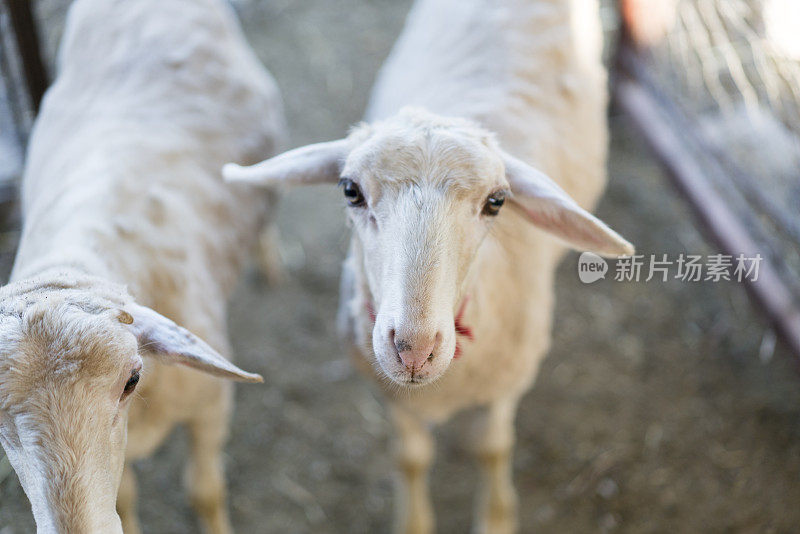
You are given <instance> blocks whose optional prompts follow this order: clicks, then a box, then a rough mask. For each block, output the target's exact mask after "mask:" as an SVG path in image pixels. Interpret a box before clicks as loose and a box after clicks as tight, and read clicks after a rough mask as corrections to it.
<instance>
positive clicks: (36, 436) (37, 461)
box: [0, 274, 260, 532]
mask: <svg viewBox="0 0 800 534" xmlns="http://www.w3.org/2000/svg"><path fill="white" fill-rule="evenodd" d="M143 356H145V358H143ZM148 356H149V357H155V358H158V359H159V360H160V361H163V362H167V363H170V362H173V363H182V364H185V365H189V366H192V367H195V368H197V369H199V370H203V371H206V372H211V373H213V374H217V375H221V376H225V377H228V378H234V379H239V380H246V381H259V380H260V377H259V376H258V375H253V374H250V373H246V372H244V371H242V370H240V369H238V368H237V367H235V366H234V365H233V364H231V363H230V362H228V361H227V360H225V359H224V358H223V357H222V356H221V355H219V354H217V353H216V352H215V351H214V350H213V349H211V348H210V347H209V346H208V345H206V344H205V343H204V342H203V341H201V340H200V339H199V338H197V337H196V336H194V335H192V334H190V333H189V332H188V331H186V330H184V329H182V328H181V327H179V326H177V325H176V324H175V323H173V322H172V321H170V320H169V319H167V318H166V317H163V316H161V315H159V314H157V313H156V312H154V311H153V310H150V309H148V308H146V307H144V306H140V305H138V304H136V303H134V302H133V300H132V299H131V298H130V296H128V295H127V293H126V292H125V291H124V289H122V288H121V287H119V286H115V285H112V284H108V283H105V282H102V281H98V280H95V279H89V278H87V279H81V278H80V277H75V276H74V275H63V274H61V275H59V274H57V275H55V276H43V277H39V278H34V279H29V280H25V281H20V282H14V283H11V284H9V285H8V286H6V287H4V288H2V289H1V290H0V443H2V446H3V448H4V449H5V451H6V454H7V455H8V458H9V460H10V461H11V465H12V466H13V467H14V469H15V471H16V472H17V475H18V476H19V479H20V482H21V484H22V487H23V489H24V490H25V493H26V494H27V496H28V498H29V500H30V502H31V506H32V508H33V513H34V517H35V519H36V524H37V528H38V530H39V532H122V530H121V525H120V520H119V517H118V516H117V513H116V496H117V490H118V487H119V483H120V477H121V475H122V468H123V464H124V454H125V444H126V436H127V429H126V426H127V415H128V410H129V408H130V405H131V402H132V399H133V398H134V397H135V394H134V390H135V389H136V386H137V383H138V382H139V377H140V374H141V376H142V379H143V380H146V373H147V369H146V368H147V362H146V361H143V360H146V359H147V357H148ZM143 367H144V369H143Z"/></svg>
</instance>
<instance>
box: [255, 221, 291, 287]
mask: <svg viewBox="0 0 800 534" xmlns="http://www.w3.org/2000/svg"><path fill="white" fill-rule="evenodd" d="M256 258H257V261H258V270H259V272H260V273H261V276H263V277H264V279H265V280H266V281H267V283H268V284H269V285H272V286H274V285H278V284H280V283H281V282H282V281H283V280H284V279H285V278H286V269H285V267H284V265H283V259H282V258H281V253H280V235H279V234H278V228H277V226H276V225H275V223H274V222H272V221H270V222H267V223H266V224H265V225H264V227H263V228H262V229H261V234H260V235H259V236H258V251H257V253H256Z"/></svg>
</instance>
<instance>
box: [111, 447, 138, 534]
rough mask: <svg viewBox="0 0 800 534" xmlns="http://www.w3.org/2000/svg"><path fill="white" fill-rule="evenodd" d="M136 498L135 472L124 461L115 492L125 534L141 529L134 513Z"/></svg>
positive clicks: (136, 532)
mask: <svg viewBox="0 0 800 534" xmlns="http://www.w3.org/2000/svg"><path fill="white" fill-rule="evenodd" d="M136 499H137V491H136V473H134V472H133V466H132V465H131V464H129V463H127V462H126V463H125V467H124V468H123V469H122V479H121V480H120V484H119V491H118V492H117V513H118V514H119V518H120V520H121V521H122V531H123V532H124V533H125V534H139V533H140V532H141V530H142V529H141V528H140V527H139V518H138V516H137V514H136Z"/></svg>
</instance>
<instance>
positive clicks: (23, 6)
mask: <svg viewBox="0 0 800 534" xmlns="http://www.w3.org/2000/svg"><path fill="white" fill-rule="evenodd" d="M5 3H6V7H7V8H8V14H9V17H10V19H11V26H12V28H13V30H14V38H15V39H16V41H17V49H18V50H19V54H20V56H21V58H22V69H23V74H24V76H25V85H26V87H27V89H28V96H29V97H30V104H31V107H32V108H33V111H34V113H37V112H38V111H39V104H40V103H41V101H42V96H43V95H44V92H45V90H46V89H47V85H48V81H47V71H46V70H45V68H44V63H43V62H42V55H41V52H40V47H39V32H38V31H37V27H36V20H35V19H34V17H33V12H32V11H31V2H30V0H5Z"/></svg>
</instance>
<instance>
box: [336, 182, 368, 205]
mask: <svg viewBox="0 0 800 534" xmlns="http://www.w3.org/2000/svg"><path fill="white" fill-rule="evenodd" d="M339 185H340V186H342V191H343V192H344V198H345V199H346V200H347V203H348V204H349V205H350V206H355V207H358V206H363V205H364V203H365V200H364V194H363V193H362V192H361V188H360V187H358V184H357V183H355V182H354V181H353V180H350V179H349V178H342V179H341V180H339Z"/></svg>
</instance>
